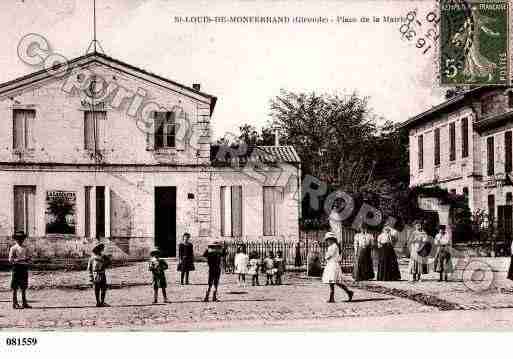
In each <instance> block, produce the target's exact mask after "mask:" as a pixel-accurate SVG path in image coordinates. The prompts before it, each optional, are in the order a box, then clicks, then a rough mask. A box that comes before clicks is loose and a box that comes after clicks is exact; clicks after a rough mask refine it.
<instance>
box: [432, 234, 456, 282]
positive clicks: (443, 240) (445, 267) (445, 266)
mask: <svg viewBox="0 0 513 359" xmlns="http://www.w3.org/2000/svg"><path fill="white" fill-rule="evenodd" d="M435 247H436V248H437V251H436V255H435V272H438V273H440V279H439V280H438V281H439V282H441V281H442V280H444V279H445V281H446V282H447V281H448V276H449V273H452V272H453V267H452V261H451V249H452V240H451V236H450V235H449V233H447V231H446V229H445V225H440V231H439V232H438V234H437V235H436V236H435Z"/></svg>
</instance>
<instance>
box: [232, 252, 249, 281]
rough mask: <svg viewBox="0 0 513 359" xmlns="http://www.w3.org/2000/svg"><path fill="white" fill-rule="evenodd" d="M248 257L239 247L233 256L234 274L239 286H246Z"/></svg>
mask: <svg viewBox="0 0 513 359" xmlns="http://www.w3.org/2000/svg"><path fill="white" fill-rule="evenodd" d="M248 265H249V256H248V255H247V254H246V249H245V248H244V247H239V250H238V253H237V254H236V255H235V273H237V274H238V275H239V285H241V286H245V285H246V274H248Z"/></svg>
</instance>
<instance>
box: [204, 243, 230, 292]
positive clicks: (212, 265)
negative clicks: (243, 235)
mask: <svg viewBox="0 0 513 359" xmlns="http://www.w3.org/2000/svg"><path fill="white" fill-rule="evenodd" d="M224 255H225V253H224V250H223V247H222V243H220V242H219V241H216V240H214V241H212V242H210V243H209V244H208V248H207V250H206V251H205V253H203V257H205V258H207V263H208V289H207V292H206V293H205V299H203V301H204V302H208V300H209V296H210V290H211V289H212V286H214V293H213V295H212V301H213V302H217V301H218V298H217V287H218V286H219V278H220V277H221V263H222V262H223V257H224Z"/></svg>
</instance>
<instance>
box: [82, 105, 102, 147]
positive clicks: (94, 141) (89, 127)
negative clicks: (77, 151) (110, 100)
mask: <svg viewBox="0 0 513 359" xmlns="http://www.w3.org/2000/svg"><path fill="white" fill-rule="evenodd" d="M106 118H107V112H106V111H84V148H85V149H86V150H89V151H95V152H96V151H100V150H101V149H102V148H101V143H102V140H103V138H102V137H103V131H102V128H103V125H104V122H103V121H104V120H105V119H106Z"/></svg>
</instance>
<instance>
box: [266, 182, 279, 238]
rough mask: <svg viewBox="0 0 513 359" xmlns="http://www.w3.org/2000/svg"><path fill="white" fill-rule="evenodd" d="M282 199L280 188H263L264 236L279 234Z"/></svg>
mask: <svg viewBox="0 0 513 359" xmlns="http://www.w3.org/2000/svg"><path fill="white" fill-rule="evenodd" d="M281 198H282V191H281V189H280V187H270V186H269V187H268V186H265V187H264V188H263V202H264V206H263V207H264V211H263V212H264V213H263V217H264V218H263V219H264V236H275V235H276V234H277V228H278V216H279V203H280V202H281Z"/></svg>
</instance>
